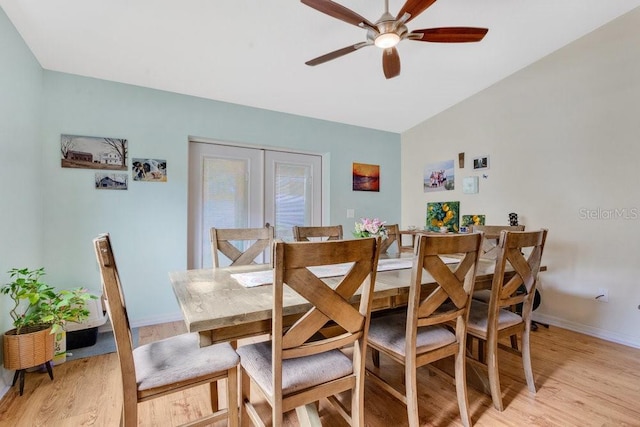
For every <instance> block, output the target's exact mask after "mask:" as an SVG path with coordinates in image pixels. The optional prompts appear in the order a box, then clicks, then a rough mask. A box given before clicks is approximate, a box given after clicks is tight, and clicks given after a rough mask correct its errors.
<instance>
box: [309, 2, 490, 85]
mask: <svg viewBox="0 0 640 427" xmlns="http://www.w3.org/2000/svg"><path fill="white" fill-rule="evenodd" d="M301 2H302V3H304V4H306V5H307V6H309V7H311V8H313V9H316V10H317V11H319V12H322V13H325V14H327V15H329V16H332V17H334V18H336V19H339V20H341V21H344V22H346V23H348V24H352V25H355V26H358V27H360V28H363V29H366V30H367V40H366V41H364V42H360V43H356V44H353V45H350V46H347V47H343V48H342V49H338V50H335V51H333V52H329V53H327V54H325V55H322V56H319V57H317V58H314V59H312V60H310V61H307V62H305V64H307V65H311V66H314V65H318V64H323V63H325V62H327V61H331V60H332V59H336V58H339V57H341V56H344V55H346V54H348V53H351V52H355V51H356V50H358V49H361V48H363V47H366V46H371V45H374V46H377V47H379V48H380V49H383V53H382V70H383V71H384V76H385V77H386V78H387V79H391V78H393V77H396V76H398V75H399V74H400V56H399V55H398V50H397V49H396V45H397V44H398V43H400V42H401V41H402V40H404V39H408V40H415V41H422V42H434V43H465V42H479V41H480V40H482V39H483V38H484V36H485V34H487V31H489V30H488V29H487V28H475V27H441V28H425V29H422V30H413V31H409V30H408V29H407V26H406V24H407V23H408V22H409V21H411V20H412V19H413V18H415V17H417V16H418V15H420V14H421V13H422V12H424V11H425V10H426V9H427V8H428V7H429V6H431V5H432V4H433V3H435V2H436V0H406V2H405V4H404V6H402V8H401V9H400V12H398V15H397V16H396V17H395V18H394V17H393V15H391V14H390V13H389V0H385V11H384V13H383V14H382V16H381V17H380V18H379V19H378V20H377V21H376V22H375V23H372V22H370V21H369V20H367V19H366V18H364V17H362V16H360V15H358V14H357V13H355V12H354V11H352V10H351V9H348V8H346V7H344V6H342V5H340V4H338V3H335V2H333V1H331V0H301Z"/></svg>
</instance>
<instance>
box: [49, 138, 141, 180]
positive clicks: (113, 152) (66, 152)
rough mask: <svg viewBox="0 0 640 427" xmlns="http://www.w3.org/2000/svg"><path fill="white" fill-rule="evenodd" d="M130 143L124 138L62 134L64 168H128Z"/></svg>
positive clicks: (61, 146)
mask: <svg viewBox="0 0 640 427" xmlns="http://www.w3.org/2000/svg"><path fill="white" fill-rule="evenodd" d="M128 150H129V147H128V143H127V140H126V139H122V138H104V137H95V136H79V135H60V155H61V157H62V159H61V166H62V167H63V168H83V169H108V170H124V171H126V170H127V155H128Z"/></svg>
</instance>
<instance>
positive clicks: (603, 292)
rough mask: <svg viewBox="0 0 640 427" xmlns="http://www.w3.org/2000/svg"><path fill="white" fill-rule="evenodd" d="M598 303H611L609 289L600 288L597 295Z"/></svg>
mask: <svg viewBox="0 0 640 427" xmlns="http://www.w3.org/2000/svg"><path fill="white" fill-rule="evenodd" d="M596 301H599V302H609V289H606V288H599V289H598V293H597V295H596Z"/></svg>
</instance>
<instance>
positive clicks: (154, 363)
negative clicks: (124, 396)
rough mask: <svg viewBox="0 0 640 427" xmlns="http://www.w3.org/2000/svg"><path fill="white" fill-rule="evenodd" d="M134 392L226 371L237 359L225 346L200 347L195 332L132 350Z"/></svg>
mask: <svg viewBox="0 0 640 427" xmlns="http://www.w3.org/2000/svg"><path fill="white" fill-rule="evenodd" d="M133 361H134V364H135V367H136V381H137V383H138V390H149V389H152V388H156V387H161V386H165V385H167V384H172V383H176V382H179V381H182V380H187V379H191V378H197V377H200V376H203V375H209V374H214V373H217V372H223V371H226V370H227V369H229V368H232V367H233V366H236V365H237V364H238V362H239V361H240V358H239V356H238V354H237V353H236V351H235V350H234V349H233V347H231V345H229V344H228V343H223V344H216V345H211V346H208V347H200V345H199V336H198V334H196V333H193V334H182V335H178V336H175V337H171V338H167V339H164V340H160V341H156V342H153V343H150V344H145V345H141V346H140V347H138V348H136V349H134V350H133Z"/></svg>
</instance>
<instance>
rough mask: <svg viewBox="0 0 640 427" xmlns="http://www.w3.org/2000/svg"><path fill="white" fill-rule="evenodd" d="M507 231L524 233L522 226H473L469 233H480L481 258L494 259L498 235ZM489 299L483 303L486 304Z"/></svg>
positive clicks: (496, 252) (496, 253) (496, 251)
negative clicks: (481, 237) (481, 235)
mask: <svg viewBox="0 0 640 427" xmlns="http://www.w3.org/2000/svg"><path fill="white" fill-rule="evenodd" d="M503 230H507V231H524V225H473V226H471V231H482V233H484V240H483V242H482V254H481V255H480V256H481V257H482V258H488V259H496V258H497V257H498V252H499V249H498V240H499V239H500V233H501V232H502V231H503ZM488 301H489V299H488V298H487V300H486V301H485V302H488Z"/></svg>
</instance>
